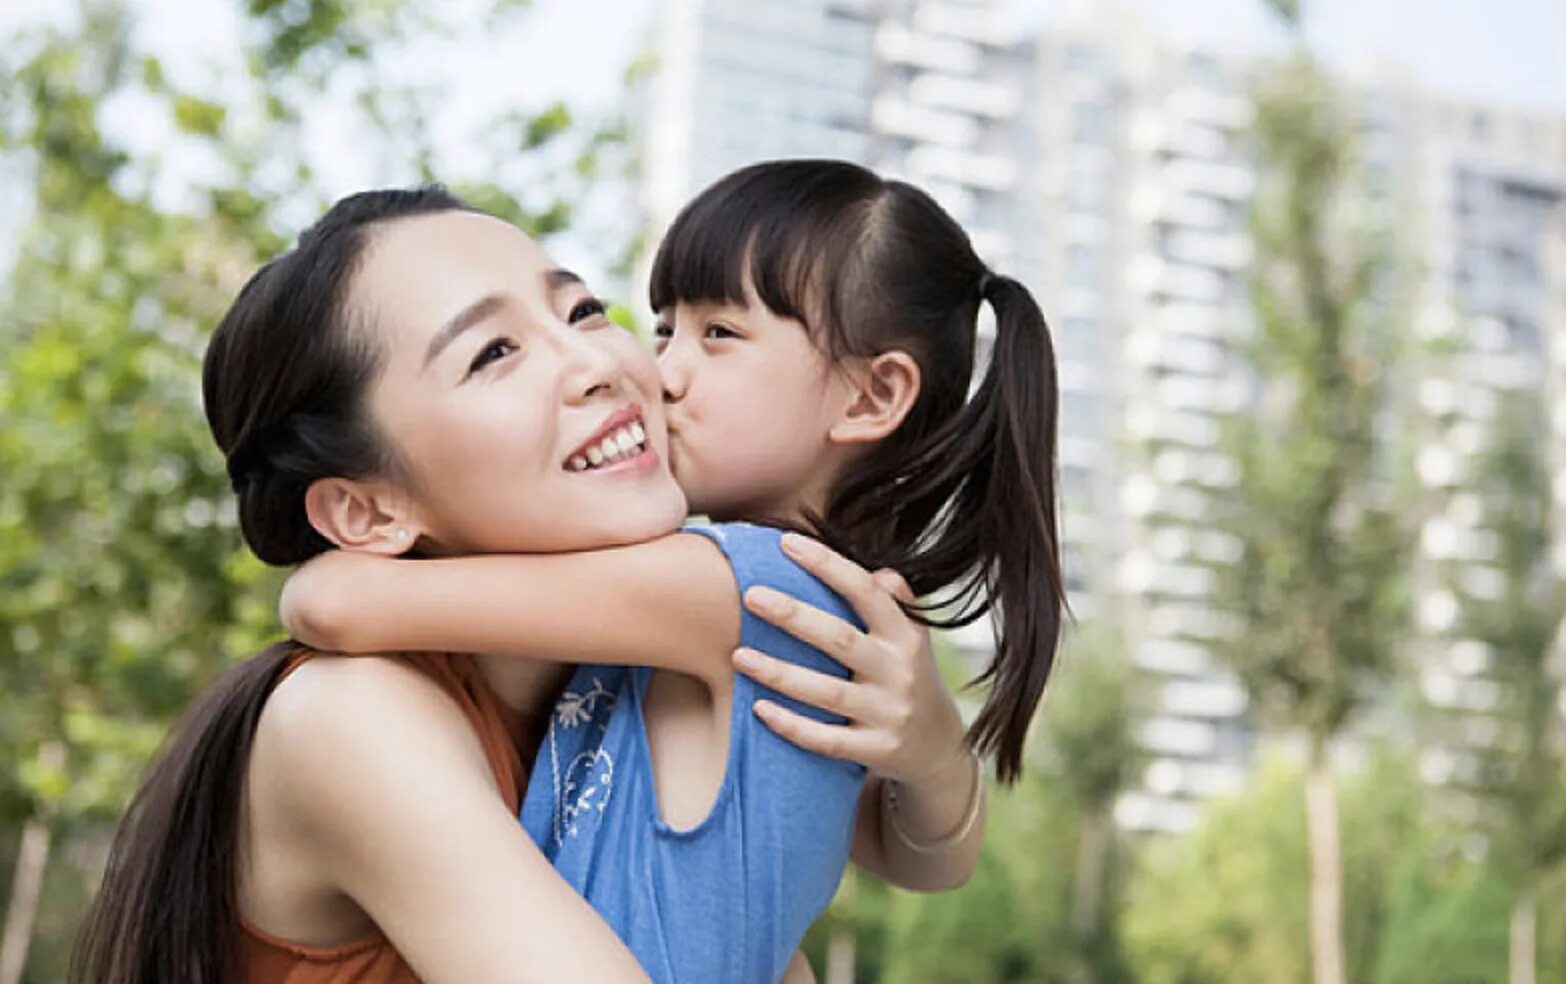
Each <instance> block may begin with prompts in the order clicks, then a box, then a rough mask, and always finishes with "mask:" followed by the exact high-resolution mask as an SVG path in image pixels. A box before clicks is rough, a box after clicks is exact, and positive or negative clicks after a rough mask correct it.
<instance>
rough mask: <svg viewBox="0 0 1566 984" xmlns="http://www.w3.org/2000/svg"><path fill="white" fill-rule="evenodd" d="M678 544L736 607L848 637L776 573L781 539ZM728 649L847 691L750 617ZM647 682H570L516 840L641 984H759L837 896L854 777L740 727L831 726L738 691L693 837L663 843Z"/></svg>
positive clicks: (813, 584) (819, 664)
mask: <svg viewBox="0 0 1566 984" xmlns="http://www.w3.org/2000/svg"><path fill="white" fill-rule="evenodd" d="M689 532H693V533H698V534H701V535H702V536H706V537H708V538H710V539H711V540H712V541H713V542H714V543H716V544H717V545H718V547H719V548H720V549H721V550H722V551H723V553H724V555H725V556H726V557H727V558H728V560H729V563H730V565H731V566H732V568H733V570H734V578H735V581H736V582H737V583H738V585H739V590H740V592H741V594H743V593H744V591H745V590H746V589H748V588H749V587H750V586H751V585H753V584H764V585H767V586H770V587H773V588H776V589H778V590H780V591H784V592H786V593H788V594H791V595H793V596H794V597H796V598H799V599H801V600H802V601H805V602H807V603H809V604H812V605H816V606H818V607H820V608H823V609H825V610H826V611H829V612H832V613H834V614H837V615H839V616H842V617H844V618H846V619H849V620H850V621H853V622H854V623H855V624H856V625H857V624H860V623H859V621H858V619H857V618H856V617H855V616H854V614H853V611H852V610H851V609H850V608H849V607H848V606H847V605H846V604H845V603H844V602H843V600H842V599H841V598H839V597H838V596H837V595H836V594H834V593H832V592H831V591H830V590H828V589H827V588H826V587H825V586H824V585H822V584H821V582H819V581H817V580H816V579H815V578H814V577H812V576H810V575H809V574H806V573H805V572H804V571H803V570H802V569H800V568H799V567H797V566H796V565H795V564H794V562H793V561H791V560H789V559H788V557H787V555H785V554H784V553H783V552H782V549H781V546H780V544H779V538H780V536H781V534H780V533H779V531H777V530H774V529H769V528H766V527H760V526H752V525H749V524H743V523H730V524H722V525H718V526H713V527H690V528H689ZM650 630H652V631H655V630H654V629H651V628H650ZM740 641H741V643H742V644H744V645H747V646H751V647H754V648H756V649H759V650H761V651H762V652H766V653H770V654H772V655H774V656H777V657H780V658H782V659H786V660H790V661H792V662H794V663H798V664H800V665H802V666H807V667H810V668H812V669H817V670H823V671H826V672H829V673H832V674H833V675H835V676H839V677H842V676H846V675H847V674H846V672H845V671H844V669H843V667H842V666H841V665H839V664H838V663H837V662H835V661H833V660H832V659H830V658H828V657H827V656H825V655H823V654H822V653H821V652H820V651H818V650H816V649H813V648H811V647H809V646H807V645H805V644H804V643H802V642H800V641H799V640H797V639H795V638H794V637H793V636H790V635H788V634H786V633H784V632H782V631H780V630H778V629H776V628H774V627H772V626H771V625H768V624H767V623H766V622H763V621H761V620H760V619H758V618H755V617H754V616H752V615H751V614H750V613H749V612H744V614H743V623H742V627H741V631H740ZM650 677H651V671H650V670H647V669H645V668H627V667H618V666H607V667H606V666H583V667H581V668H579V669H578V670H577V671H576V673H575V675H574V676H573V677H572V679H571V682H570V684H569V685H568V686H567V688H566V692H565V693H564V695H563V696H562V697H561V699H560V701H559V703H558V704H557V705H556V707H555V713H554V715H553V717H552V718H551V721H550V725H549V733H548V736H547V738H546V740H545V742H544V744H543V746H542V747H541V748H540V750H539V754H538V761H537V763H536V764H535V765H534V767H533V776H532V779H531V781H530V782H529V783H528V788H527V795H526V797H525V799H524V800H523V804H522V823H523V826H525V827H526V828H527V832H528V833H529V834H530V835H531V836H532V838H533V840H534V841H535V842H537V844H538V845H539V847H540V848H542V849H543V851H544V853H545V855H546V856H548V858H549V859H550V861H551V862H552V863H553V864H554V866H555V868H556V869H557V870H558V871H559V872H560V874H561V875H562V876H563V877H564V878H565V880H566V881H567V882H569V883H570V884H571V886H572V887H573V888H575V889H576V890H577V891H578V892H580V893H581V894H582V896H583V897H584V898H586V899H587V901H588V902H590V903H592V905H593V908H595V909H596V910H598V912H599V914H600V915H602V916H603V917H604V919H605V920H607V921H608V923H609V925H610V926H612V927H613V928H614V930H615V932H616V933H618V934H619V936H620V938H621V939H623V940H624V941H625V942H626V944H627V945H628V946H629V947H630V949H631V952H632V953H634V954H635V955H636V957H637V959H638V960H640V961H641V964H642V966H643V967H644V968H645V969H646V970H647V973H648V975H649V976H651V977H652V979H653V980H654V981H657V982H659V984H675V982H678V984H731V982H734V984H740V982H756V984H762V982H769V984H770V982H774V981H776V980H778V978H779V977H781V976H782V974H783V970H784V968H785V967H786V966H787V964H788V960H789V958H790V957H791V956H792V955H793V953H794V951H795V950H796V949H797V948H798V947H799V943H800V940H801V939H802V938H803V937H804V934H805V930H806V929H807V928H809V926H810V924H811V923H812V922H813V921H814V920H815V919H816V917H817V916H819V915H820V914H821V911H822V910H823V909H824V908H826V905H827V903H828V902H829V901H831V899H832V895H833V892H834V891H836V889H837V884H838V880H839V879H840V878H841V876H842V873H843V867H844V865H846V864H847V861H848V849H849V842H850V839H851V837H852V833H853V823H854V813H855V810H856V808H857V806H858V800H859V792H860V789H861V786H862V784H863V782H864V769H863V768H861V767H860V766H857V765H854V764H852V763H847V762H840V761H836V760H833V759H828V758H825V757H822V756H819V755H815V754H812V753H810V752H806V751H804V750H802V749H800V748H798V747H797V746H795V745H791V744H789V743H788V742H786V741H784V740H783V739H781V738H779V737H778V736H777V735H775V734H773V733H772V732H771V731H770V730H768V729H767V727H766V726H765V725H763V724H762V723H761V722H760V720H759V719H757V718H756V716H755V714H754V713H752V711H751V706H752V704H753V703H754V702H755V701H756V700H757V699H758V698H760V697H768V698H770V699H772V700H776V701H779V702H781V703H783V704H785V705H786V706H789V707H792V708H794V709H796V710H799V711H801V712H803V713H806V714H809V715H811V716H812V717H815V718H817V719H821V720H828V719H830V718H829V716H828V715H825V714H823V713H822V712H820V711H817V710H816V709H814V708H810V707H806V706H804V705H801V704H799V703H797V702H795V701H792V700H788V699H786V698H784V697H782V695H780V694H778V693H777V692H775V691H772V690H770V689H768V688H765V687H762V686H760V685H759V684H757V683H755V682H754V681H752V680H750V679H749V678H748V677H745V676H743V675H736V676H735V679H734V701H733V707H732V709H731V712H730V721H731V727H730V732H729V757H728V764H727V767H726V769H725V771H724V776H723V784H722V786H721V788H720V789H719V792H718V795H717V800H716V802H715V803H714V805H713V807H712V812H711V813H710V814H709V815H708V816H707V817H706V818H705V819H704V820H702V822H701V823H699V824H698V825H697V826H695V827H694V828H692V829H690V830H686V831H679V830H675V829H674V828H672V827H670V826H668V825H667V824H665V823H664V822H663V821H662V820H660V819H659V818H658V798H657V791H656V786H655V784H654V781H653V773H652V767H651V762H652V759H651V757H650V755H649V751H648V747H647V737H646V736H647V732H646V729H645V727H644V725H643V713H642V709H643V707H644V706H645V699H646V694H647V684H648V681H649V679H650Z"/></svg>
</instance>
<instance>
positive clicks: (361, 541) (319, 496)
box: [305, 478, 422, 557]
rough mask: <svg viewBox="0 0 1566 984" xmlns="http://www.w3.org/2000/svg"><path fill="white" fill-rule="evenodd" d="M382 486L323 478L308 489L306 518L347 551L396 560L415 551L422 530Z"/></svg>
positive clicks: (400, 503) (396, 498) (395, 498)
mask: <svg viewBox="0 0 1566 984" xmlns="http://www.w3.org/2000/svg"><path fill="white" fill-rule="evenodd" d="M401 499H402V497H401V496H399V495H397V494H396V493H394V492H393V491H392V490H390V489H388V488H386V487H385V486H384V485H381V484H380V483H374V482H361V481H355V480H353V479H348V478H321V479H317V480H316V481H314V482H311V483H310V487H309V488H308V489H306V490H305V515H306V516H307V517H309V520H310V525H311V526H313V527H315V530H316V532H317V533H319V534H321V535H322V536H324V537H326V539H328V540H330V541H331V542H332V543H334V544H336V545H337V546H339V547H341V548H342V549H344V550H360V551H364V552H365V553H376V554H384V555H386V556H388V557H395V556H397V555H399V554H403V553H406V552H407V551H408V550H410V549H412V547H413V544H414V543H415V541H417V540H418V538H419V534H420V533H421V532H422V530H421V529H420V528H419V526H418V523H417V521H416V520H415V519H414V518H413V517H412V516H411V515H410V514H409V510H408V509H407V508H406V506H405V505H404V504H403V503H402V501H401Z"/></svg>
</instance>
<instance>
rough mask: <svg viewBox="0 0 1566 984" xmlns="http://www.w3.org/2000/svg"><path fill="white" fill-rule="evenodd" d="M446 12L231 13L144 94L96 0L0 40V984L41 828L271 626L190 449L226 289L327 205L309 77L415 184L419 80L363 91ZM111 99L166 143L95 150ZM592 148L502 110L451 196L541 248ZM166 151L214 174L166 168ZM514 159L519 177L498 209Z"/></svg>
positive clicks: (424, 99)
mask: <svg viewBox="0 0 1566 984" xmlns="http://www.w3.org/2000/svg"><path fill="white" fill-rule="evenodd" d="M523 6H525V4H521V3H517V2H516V0H493V2H492V3H489V7H490V8H491V10H492V12H493V14H494V16H500V15H503V14H505V13H507V12H509V11H511V10H514V9H516V8H520V7H523ZM449 9H450V8H449V7H446V6H444V5H439V4H435V3H433V2H429V0H393V2H383V3H376V4H357V3H350V2H346V0H289V2H283V0H248V2H247V3H246V4H245V5H244V39H245V40H244V45H245V51H244V54H245V56H246V57H245V59H244V64H245V65H246V66H247V68H248V71H247V72H246V73H243V74H241V75H240V76H239V77H238V78H237V79H236V78H234V77H233V75H232V73H229V74H228V75H226V76H225V79H226V80H227V82H228V83H231V85H227V86H225V88H224V90H223V91H224V96H223V97H222V99H219V98H216V97H214V96H212V95H210V94H206V93H197V92H196V91H194V89H193V88H192V87H191V86H190V85H189V84H188V83H187V84H184V85H182V84H180V83H178V82H176V81H175V80H173V79H171V78H169V77H168V73H167V72H166V71H165V67H164V66H163V64H162V63H161V62H160V61H159V59H158V57H157V53H156V52H151V51H146V50H142V49H140V48H138V47H137V43H136V41H135V38H136V37H137V35H136V33H135V32H134V31H133V26H134V25H133V22H132V18H131V16H130V14H129V13H128V10H127V8H126V6H125V5H124V4H123V3H120V2H115V0H82V2H81V3H80V4H79V7H78V10H77V13H78V15H79V16H78V17H77V18H76V20H75V23H73V24H71V25H70V26H68V27H63V28H54V29H38V30H32V31H28V32H26V33H24V34H23V35H21V36H19V37H17V38H14V39H11V40H9V41H8V42H7V43H6V45H5V47H4V48H3V49H0V59H3V64H0V78H4V79H5V83H4V85H0V174H3V175H4V176H5V178H6V180H15V181H17V182H19V183H20V188H21V189H22V190H25V191H27V192H30V194H28V195H27V197H28V199H29V212H30V215H29V218H28V220H27V222H26V224H25V225H24V226H23V228H22V229H21V233H20V236H19V240H18V242H17V243H16V251H15V255H14V259H13V260H12V263H11V266H10V269H9V270H6V271H4V273H5V276H6V279H7V287H8V289H7V291H6V292H5V293H4V294H3V295H0V323H3V324H4V325H5V329H4V331H3V333H0V756H3V757H0V830H10V829H16V828H17V827H20V828H21V837H20V841H19V843H20V845H21V847H20V850H19V852H18V863H17V865H16V866H15V872H14V874H13V877H12V879H11V886H10V887H11V890H10V892H9V905H8V909H7V911H6V915H5V919H6V923H5V928H4V931H3V933H0V984H13V982H14V981H16V980H17V979H19V977H20V975H21V974H22V972H23V967H24V966H25V965H26V962H27V958H26V954H27V949H28V941H29V939H30V937H31V936H32V927H33V926H34V923H35V915H36V912H37V908H38V904H39V898H40V893H41V892H42V890H43V886H44V883H45V878H44V876H45V872H46V869H47V866H48V862H49V858H50V856H51V847H52V845H53V844H54V842H55V840H56V835H57V834H65V835H75V834H79V833H82V832H85V831H91V830H94V829H97V828H100V827H101V825H102V824H103V823H104V822H105V821H106V820H108V819H110V818H112V817H114V816H116V815H117V814H118V813H119V811H120V809H121V808H122V806H123V804H124V802H125V800H126V799H127V797H128V795H129V793H130V791H131V790H132V789H133V787H134V785H135V783H136V780H137V777H138V774H139V772H140V769H141V767H142V764H143V763H144V762H145V761H146V759H147V757H148V756H149V755H150V754H151V752H152V751H153V749H154V748H155V747H156V745H157V743H158V741H159V740H160V737H161V735H162V734H163V732H164V730H165V729H166V728H167V726H168V723H169V721H170V720H171V718H172V717H173V716H174V715H175V714H176V713H177V712H178V711H179V709H180V708H182V707H183V706H184V704H185V703H186V702H187V701H188V700H189V698H190V697H191V696H192V694H193V693H194V692H195V691H196V690H198V689H199V688H200V687H201V686H202V685H203V684H204V683H205V682H206V681H207V680H208V679H209V678H210V677H211V676H212V674H213V673H214V672H216V671H217V670H218V669H219V668H220V667H222V666H223V665H224V664H226V663H228V662H229V661H231V660H233V659H235V658H238V657H241V656H244V655H246V654H249V653H251V652H253V651H255V650H256V649H257V648H259V647H260V645H261V644H262V643H263V642H264V641H265V640H266V639H267V638H268V637H269V636H272V635H275V634H276V633H277V627H276V619H275V616H274V614H273V613H274V610H275V609H274V597H275V596H274V589H275V586H276V579H275V578H274V577H273V576H272V574H271V573H270V572H268V571H267V570H266V569H264V568H263V567H262V565H261V564H260V563H259V562H258V561H256V560H255V559H254V557H252V556H251V555H250V554H249V553H248V552H247V551H245V550H244V549H243V547H242V545H241V542H240V539H239V536H238V532H237V528H236V522H235V517H234V511H233V505H232V496H231V494H230V492H229V489H228V480H227V477H226V475H225V473H224V468H223V463H222V460H221V457H220V455H219V454H218V453H217V451H216V449H215V448H213V447H212V444H211V439H210V437H209V436H208V434H207V430H206V425H205V422H204V419H203V415H202V411H201V407H200V401H199V358H200V353H201V351H202V349H203V347H204V340H205V337H206V333H207V332H208V331H209V330H210V329H211V327H212V326H213V325H214V324H215V323H216V321H217V319H218V317H219V316H220V315H221V313H222V311H223V310H224V308H225V307H226V305H227V303H228V301H229V300H230V299H231V298H232V297H233V295H234V293H235V291H236V290H237V288H238V286H239V284H240V283H241V282H242V280H243V278H244V277H245V276H247V275H248V274H249V273H250V271H251V270H253V269H254V268H255V267H256V266H257V265H258V264H259V262H260V261H261V260H262V259H264V258H265V257H267V256H270V255H274V254H275V253H277V252H278V251H280V250H281V249H282V248H283V247H284V246H285V245H286V244H287V241H288V239H289V238H290V236H291V235H292V233H293V232H294V231H296V230H297V228H298V225H299V223H300V222H301V221H308V219H309V218H311V217H313V216H314V215H315V214H317V213H318V212H319V210H320V208H321V207H322V206H323V205H324V203H325V202H326V201H328V200H329V199H330V197H332V196H331V195H330V194H328V192H327V190H326V189H325V188H324V187H323V186H322V185H321V184H320V182H319V180H318V179H317V177H316V173H315V168H314V163H313V162H312V160H311V158H310V156H309V150H308V141H307V140H305V139H304V138H303V136H302V134H303V133H304V130H305V128H306V126H307V125H308V124H309V123H310V122H311V120H312V113H314V112H316V111H317V109H318V105H319V104H320V103H322V102H323V101H324V97H323V91H324V90H325V88H326V87H327V85H328V83H329V82H332V81H334V80H339V79H344V78H346V79H349V80H350V82H351V88H352V90H353V92H352V98H351V100H350V103H351V105H353V106H356V107H358V115H357V116H356V117H354V119H356V120H359V121H361V122H362V123H363V125H364V126H365V127H366V129H367V132H369V133H372V134H376V133H378V134H379V135H380V137H379V138H378V143H377V145H376V146H374V147H373V149H371V150H370V151H369V152H371V153H375V152H376V151H380V152H381V157H380V159H381V160H383V161H385V162H386V164H385V168H386V171H387V173H386V180H388V181H392V182H397V183H411V182H415V181H420V180H429V179H432V178H434V177H437V176H438V175H437V174H436V173H435V171H436V170H437V169H438V168H439V166H440V161H441V156H440V154H439V153H437V150H438V149H437V148H434V147H432V146H431V145H430V142H429V141H430V137H429V129H430V128H428V127H426V126H424V125H423V124H424V122H425V121H426V120H425V115H423V114H427V113H428V112H429V109H430V106H431V105H436V104H437V103H435V102H434V101H433V100H432V98H431V96H432V92H431V90H430V89H429V88H428V87H426V88H424V89H414V88H410V87H409V86H407V85H404V84H401V83H399V84H396V85H393V84H390V83H388V81H387V76H386V74H385V72H384V71H382V68H383V67H384V66H383V64H382V61H380V60H378V59H385V58H387V56H388V55H395V54H396V53H397V51H398V50H399V45H401V44H403V43H404V42H405V41H406V40H407V39H408V38H410V37H412V36H415V35H417V36H419V37H421V38H422V37H424V36H425V35H426V34H427V33H428V32H429V31H430V30H431V29H432V27H439V24H438V23H437V13H441V14H444V13H445V12H446V10H449ZM348 69H351V71H348ZM435 94H438V93H435ZM125 96H135V97H136V98H138V99H141V100H143V102H144V103H146V104H150V105H152V106H155V107H158V111H159V112H161V113H163V114H165V115H166V117H167V118H168V119H169V120H171V121H172V122H173V124H174V128H175V130H176V132H177V134H178V137H177V145H176V146H171V147H167V148H163V147H160V148H157V152H156V154H154V153H152V152H147V151H145V150H138V149H136V148H134V147H131V146H129V145H127V144H126V143H125V142H124V138H123V137H122V136H116V131H115V129H114V128H113V127H112V126H110V125H107V124H108V123H110V122H112V121H111V120H107V119H106V117H107V114H108V110H109V108H110V107H112V106H113V105H115V103H114V101H115V100H116V99H118V98H120V97H125ZM618 132H619V129H618V126H613V125H611V126H605V127H587V128H584V127H582V126H580V125H579V124H578V123H576V122H574V121H573V120H572V118H571V116H570V114H569V112H567V111H566V110H565V109H564V108H563V107H551V108H549V109H547V110H546V111H544V112H543V113H541V114H526V113H516V112H511V113H508V115H507V116H506V118H505V119H502V120H500V121H496V122H493V123H492V124H491V125H489V126H487V127H486V128H485V135H486V137H487V138H488V140H489V141H491V143H490V144H489V145H487V146H488V149H489V151H490V153H489V155H488V161H487V163H486V164H484V165H482V166H480V167H479V169H478V170H477V171H476V172H474V173H468V174H456V175H453V176H452V178H453V180H452V181H451V183H452V184H453V185H454V186H455V187H456V188H457V190H459V191H463V192H466V193H468V194H470V195H472V196H473V197H474V198H475V200H476V203H477V204H479V205H481V206H485V207H488V208H490V209H492V210H494V211H495V212H497V214H501V215H502V216H504V217H507V218H510V219H513V220H515V221H518V222H519V223H520V224H522V225H523V226H524V227H525V228H527V229H529V230H531V231H533V232H535V233H540V234H546V233H549V232H552V231H555V230H558V229H560V228H562V227H564V225H565V224H566V223H567V222H568V221H569V220H570V217H571V214H572V203H573V202H574V200H575V198H576V197H577V196H578V195H579V194H580V192H581V191H582V189H583V188H585V187H586V185H587V183H588V182H590V181H591V180H593V178H594V175H595V173H596V172H597V169H598V167H599V162H600V155H601V153H602V152H603V151H604V150H605V148H606V147H608V146H610V145H612V144H613V143H614V141H616V140H617V139H618ZM165 151H167V154H166V155H165V153H164V152H165ZM181 153H185V154H187V156H188V155H192V154H193V155H197V156H200V157H202V158H203V159H207V160H212V161H217V162H218V166H216V167H213V168H209V169H207V171H208V172H210V173H212V174H215V175H216V177H209V178H208V179H205V180H200V181H198V180H193V179H189V178H188V176H187V175H185V174H183V173H182V172H178V171H176V170H175V169H174V166H175V165H176V164H178V162H179V158H180V155H181ZM527 162H532V166H533V169H534V170H533V173H534V174H536V175H539V180H538V181H536V182H532V183H529V184H528V185H527V187H528V193H527V194H525V195H524V194H521V193H520V192H517V193H513V192H512V191H510V190H509V189H511V188H522V187H523V186H524V181H523V180H522V174H523V172H522V171H521V170H519V169H520V168H523V167H525V166H526V165H527ZM171 176H172V177H171ZM464 178H466V180H463V179H464ZM175 179H177V180H176V182H175V183H176V184H177V186H178V188H179V192H178V193H177V194H174V195H172V196H171V195H169V194H168V193H167V192H166V190H160V189H161V188H162V186H163V185H166V184H168V183H169V180H175ZM546 179H547V180H546ZM171 198H172V199H174V200H172V201H171V200H170V199H171Z"/></svg>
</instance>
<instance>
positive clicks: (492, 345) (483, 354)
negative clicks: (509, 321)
mask: <svg viewBox="0 0 1566 984" xmlns="http://www.w3.org/2000/svg"><path fill="white" fill-rule="evenodd" d="M516 349H517V345H516V343H515V342H513V341H512V340H511V339H509V338H493V339H490V341H489V344H488V345H485V346H484V347H483V348H481V349H479V352H478V355H475V356H474V357H473V361H472V362H471V363H469V364H468V375H469V376H471V375H473V374H474V373H476V372H478V371H479V370H481V369H483V368H484V367H485V366H487V365H489V364H490V363H491V362H497V361H499V360H501V359H504V358H505V357H506V356H508V355H510V354H511V353H512V352H515V351H516Z"/></svg>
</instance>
